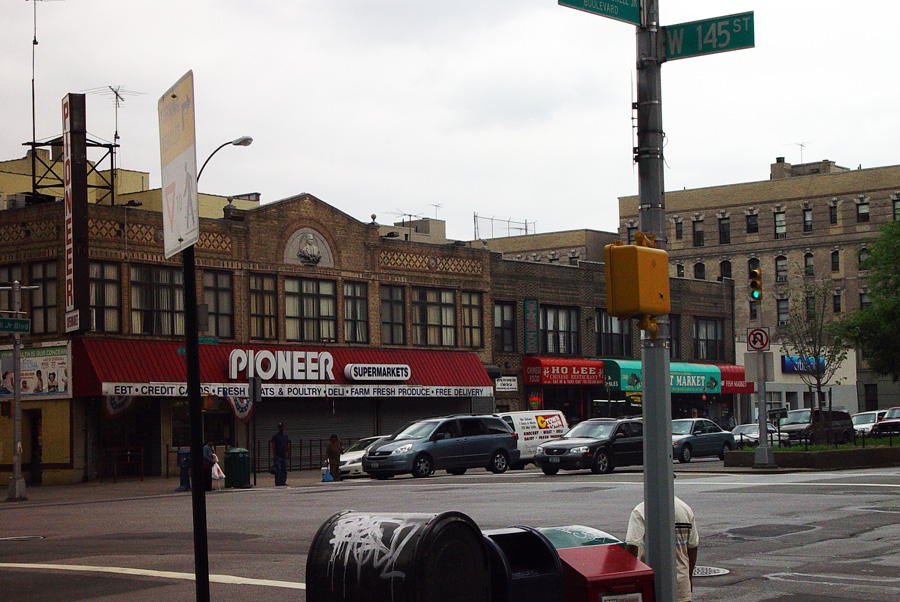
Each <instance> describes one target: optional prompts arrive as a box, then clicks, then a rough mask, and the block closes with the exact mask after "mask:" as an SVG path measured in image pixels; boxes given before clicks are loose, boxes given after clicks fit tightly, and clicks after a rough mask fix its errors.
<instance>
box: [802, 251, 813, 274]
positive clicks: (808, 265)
mask: <svg viewBox="0 0 900 602" xmlns="http://www.w3.org/2000/svg"><path fill="white" fill-rule="evenodd" d="M803 272H804V273H805V274H806V275H807V276H815V275H816V269H815V266H814V265H813V254H812V253H807V254H806V255H804V256H803Z"/></svg>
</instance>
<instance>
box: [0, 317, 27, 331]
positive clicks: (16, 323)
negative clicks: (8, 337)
mask: <svg viewBox="0 0 900 602" xmlns="http://www.w3.org/2000/svg"><path fill="white" fill-rule="evenodd" d="M0 332H2V333H14V332H18V333H27V332H31V320H29V319H28V318H0Z"/></svg>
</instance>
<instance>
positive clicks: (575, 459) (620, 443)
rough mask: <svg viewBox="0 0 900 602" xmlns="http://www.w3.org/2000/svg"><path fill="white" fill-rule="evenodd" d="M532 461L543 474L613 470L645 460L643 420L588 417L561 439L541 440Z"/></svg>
mask: <svg viewBox="0 0 900 602" xmlns="http://www.w3.org/2000/svg"><path fill="white" fill-rule="evenodd" d="M534 463H535V464H537V465H538V466H539V467H540V469H541V470H542V471H544V474H546V475H554V474H556V473H557V472H559V469H560V468H562V469H563V470H579V469H582V468H590V469H591V472H593V473H594V474H600V473H607V472H612V471H613V469H614V468H615V467H616V466H629V465H641V464H643V463H644V423H643V422H641V421H640V420H639V419H636V418H631V419H624V420H610V419H609V418H591V419H590V420H585V421H583V422H579V423H578V424H576V425H575V426H573V427H572V428H571V429H570V430H569V432H567V433H566V434H565V435H563V436H562V438H561V439H557V440H555V441H548V442H547V443H542V444H541V445H539V446H538V447H537V449H536V450H535V453H534Z"/></svg>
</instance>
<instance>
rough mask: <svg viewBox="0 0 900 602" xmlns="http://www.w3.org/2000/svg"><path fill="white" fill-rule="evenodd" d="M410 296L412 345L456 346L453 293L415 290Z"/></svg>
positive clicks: (428, 289) (422, 289)
mask: <svg viewBox="0 0 900 602" xmlns="http://www.w3.org/2000/svg"><path fill="white" fill-rule="evenodd" d="M412 295H413V298H412V312H413V345H425V346H427V347H453V346H454V345H456V303H455V297H454V294H453V291H450V290H441V289H436V288H416V289H413V292H412Z"/></svg>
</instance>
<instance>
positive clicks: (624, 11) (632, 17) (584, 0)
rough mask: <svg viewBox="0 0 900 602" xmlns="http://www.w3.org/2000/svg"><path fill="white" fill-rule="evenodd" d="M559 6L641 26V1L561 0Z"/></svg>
mask: <svg viewBox="0 0 900 602" xmlns="http://www.w3.org/2000/svg"><path fill="white" fill-rule="evenodd" d="M559 5H560V6H568V7H569V8H574V9H576V10H583V11H584V12H586V13H592V14H595V15H600V16H603V17H609V18H610V19H615V20H617V21H624V22H625V23H631V24H633V25H640V24H641V0H605V1H604V0H559Z"/></svg>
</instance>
